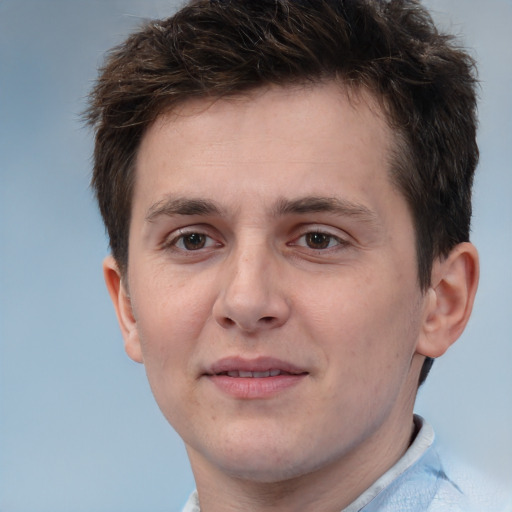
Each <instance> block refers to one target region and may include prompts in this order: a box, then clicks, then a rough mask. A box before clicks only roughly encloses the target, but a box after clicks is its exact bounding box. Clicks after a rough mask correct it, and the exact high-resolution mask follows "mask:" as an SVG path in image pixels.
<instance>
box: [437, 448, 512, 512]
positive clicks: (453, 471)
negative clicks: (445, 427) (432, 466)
mask: <svg viewBox="0 0 512 512" xmlns="http://www.w3.org/2000/svg"><path fill="white" fill-rule="evenodd" d="M434 450H435V451H436V455H437V457H439V460H440V465H441V467H442V470H443V473H444V475H445V476H446V480H444V481H443V482H441V483H440V485H439V487H438V490H437V493H436V497H435V499H434V500H433V501H432V505H431V507H430V508H429V509H428V512H445V511H450V512H452V511H457V512H458V511H460V512H487V511H489V512H490V511H492V512H512V502H511V501H510V499H511V498H512V495H511V491H512V489H507V488H506V486H505V485H503V484H500V483H498V482H497V481H494V480H493V479H492V478H490V477H489V476H488V475H485V474H484V473H482V472H481V471H479V470H477V469H476V468H473V467H472V466H470V465H468V464H466V463H462V462H461V461H460V460H458V459H456V458H455V457H453V456H452V455H448V454H444V453H443V454H442V456H441V455H439V453H438V452H437V449H435V448H434Z"/></svg>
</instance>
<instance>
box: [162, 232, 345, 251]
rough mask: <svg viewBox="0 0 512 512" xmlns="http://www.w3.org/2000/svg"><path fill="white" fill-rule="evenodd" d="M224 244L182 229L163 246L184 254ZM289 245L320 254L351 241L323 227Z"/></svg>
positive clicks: (303, 235)
mask: <svg viewBox="0 0 512 512" xmlns="http://www.w3.org/2000/svg"><path fill="white" fill-rule="evenodd" d="M194 237H198V240H196V242H194V241H193V238H194ZM313 237H320V239H319V240H318V239H317V240H316V243H319V244H320V245H324V246H321V247H312V246H311V242H312V239H313ZM187 239H188V241H192V243H193V244H194V243H197V245H198V247H195V248H191V247H190V246H188V247H187ZM301 240H304V242H303V243H301ZM222 245H223V244H222V243H220V242H218V241H216V240H215V239H214V238H213V237H211V236H209V235H208V234H207V233H205V232H204V231H201V230H191V231H184V230H181V229H180V230H179V231H178V234H177V235H176V236H174V237H172V238H170V239H168V240H166V241H165V242H164V243H163V244H162V248H163V249H165V250H171V251H176V252H181V253H183V254H187V253H188V254H189V255H192V254H193V253H201V252H204V251H205V250H208V249H211V248H215V247H222ZM287 245H288V246H290V247H301V248H303V249H306V250H311V251H314V252H315V253H317V254H318V253H322V252H331V251H333V250H336V249H338V248H343V247H346V246H348V245H350V243H349V242H348V241H347V240H345V239H343V238H340V237H339V236H336V235H333V234H332V233H329V232H326V231H322V230H321V229H310V230H308V231H305V232H303V233H302V234H301V235H300V236H299V237H297V238H295V239H294V240H293V241H292V242H289V243H288V244H287Z"/></svg>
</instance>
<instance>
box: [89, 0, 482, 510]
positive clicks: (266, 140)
mask: <svg viewBox="0 0 512 512" xmlns="http://www.w3.org/2000/svg"><path fill="white" fill-rule="evenodd" d="M475 108H476V101H475V78H474V66H473V62H472V60H471V59H470V58H469V57H468V55H467V54H466V53H464V52H463V51H462V50H460V49H458V48H457V47H456V46H455V45H453V44H452V43H451V41H450V38H449V37H447V36H445V35H441V34H439V33H438V32H437V30H436V29H435V27H434V26H433V24H432V22H431V20H430V18H429V15H428V13H427V12H426V11H425V10H424V9H423V8H422V7H421V6H420V5H419V4H418V3H417V2H415V1H412V0H397V1H391V2H386V1H371V0H360V1H354V0H353V1H342V0H331V1H327V0H324V1H321V0H311V1H305V0H304V1H298V0H295V1H292V0H263V1H257V2H254V1H252V2H251V1H248V0H226V1H221V0H217V1H214V0H211V1H207V0H199V1H194V2H192V3H190V4H189V5H187V6H186V7H184V8H183V9H182V10H181V11H180V12H178V13H177V14H176V15H175V16H174V17H172V18H170V19H168V20H163V21H155V22H152V23H150V24H148V25H147V27H145V28H144V29H142V30H141V31H140V32H138V33H136V34H134V35H132V36H131V37H130V38H129V39H128V40H127V41H126V42H125V43H124V44H122V45H121V46H119V47H118V48H116V49H115V50H114V51H113V52H112V53H111V55H110V56H109V58H108V60H107V62H106V64H105V67H104V68H103V69H102V71H101V74H100V78H99V80H98V83H97V85H96V87H95V89H94V90H93V92H92V95H91V104H90V108H89V111H88V116H89V117H88V118H89V121H90V122H91V124H93V125H94V126H95V129H96V147H95V164H94V176H93V186H94V188H95V190H96V193H97V197H98V201H99V205H100V209H101V212H102V215H103V218H104V221H105V224H106V226H107V230H108V233H109V237H110V245H111V250H112V256H110V257H108V258H107V259H106V260H105V262H104V274H105V280H106V283H107V287H108V289H109V292H110V295H111V297H112V300H113V303H114V306H115V309H116V312H117V316H118V320H119V323H120V326H121V330H122V334H123V337H124V340H125V348H126V351H127V353H128V355H129V356H130V357H131V358H132V359H134V360H135V361H138V362H141V363H143V364H144V365H145V368H146V372H147V375H148V379H149V382H150V384H151V387H152V390H153V393H154V395H155V398H156V400H157V403H158V404H159V406H160V408H161V410H162V412H163V414H164V415H165V417H166V418H167V419H168V421H169V423H170V424H171V425H172V426H173V427H174V428H175V429H176V431H177V432H178V433H179V435H180V436H181V437H182V438H183V440H184V442H185V445H186V447H187V452H188V455H189V458H190V462H191V466H192V470H193V472H194V476H195V479H196V483H197V492H196V493H194V494H193V495H192V496H191V498H190V500H189V503H188V504H187V506H186V508H185V510H187V511H197V510H201V511H202V512H215V511H227V510H250V511H267V510H279V511H288V510H290V511H292V510H293V511H296V510H301V511H309V510H314V511H318V510H322V511H333V512H334V511H340V510H345V511H356V510H364V511H365V512H369V511H374V510H379V511H396V510H429V511H441V510H461V511H462V510H470V509H471V507H472V504H471V503H470V499H469V497H468V490H467V489H466V488H464V486H463V482H461V481H458V480H457V479H454V477H453V475H451V474H447V473H446V472H445V469H444V467H443V465H442V462H441V460H440V458H439V456H438V453H437V451H436V449H435V447H433V446H432V443H433V437H434V436H433V430H432V428H431V427H430V425H429V424H428V423H427V422H426V421H425V420H424V419H422V418H420V417H417V416H416V417H415V416H413V407H414V401H415V397H416V392H417V389H418V386H419V385H421V383H422V382H423V381H424V380H425V378H426V377H427V374H428V371H429V368H430V366H431V364H432V361H433V359H434V358H436V357H439V356H441V355H442V354H443V353H444V352H445V351H446V350H447V349H448V348H449V346H450V345H451V344H452V343H453V342H454V341H455V340H456V339H457V338H458V337H459V335H460V334H461V332H462V331H463V329H464V327H465V325H466V323H467V320H468V318H469V315H470V313H471V309H472V305H473V299H474V296H475V293H476V288H477V282H478V256H477V252H476V249H475V248H474V246H473V245H472V244H471V243H470V242H469V225H470V217H471V185H472V180H473V173H474V170H475V167H476V164H477V159H478V149H477V146H476V142H475V131H476V128H475V125H476V121H475Z"/></svg>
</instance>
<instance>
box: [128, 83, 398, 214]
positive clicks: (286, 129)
mask: <svg viewBox="0 0 512 512" xmlns="http://www.w3.org/2000/svg"><path fill="white" fill-rule="evenodd" d="M393 145H394V136H393V133H392V131H391V129H390V128H389V125H388V123H387V121H386V119H385V116H384V114H383V112H382V110H381V108H380V107H379V105H378V102H377V100H376V99H375V98H374V97H373V96H372V95H370V94H369V93H366V92H364V91H352V90H347V89H346V87H344V86H343V85H340V84H339V83H337V82H334V81H333V82H327V83H324V84H316V85H306V86H293V87H265V88H260V89H257V90H255V91H251V92H250V93H248V94H244V95H238V96H234V97H230V98H221V99H197V100H193V101H192V100H191V101H189V102H186V103H184V104H182V105H181V106H180V107H179V108H177V109H174V110H173V111H172V112H170V113H166V114H163V115H161V116H160V117H159V118H158V119H157V121H156V122H155V123H154V124H153V125H152V126H150V127H149V129H148V131H147V133H146V134H145V136H144V138H143V140H142V143H141V146H140V148H139V152H138V155H137V165H136V180H135V190H134V203H133V208H134V210H133V213H134V214H135V213H138V215H139V216H140V215H142V216H144V217H146V216H147V215H148V214H149V211H150V209H151V208H153V207H154V206H155V205H156V204H158V202H159V201H162V200H166V198H167V197H168V196H169V195H172V194H177V195H180V196H182V197H185V196H187V197H212V198H215V199H218V200H219V201H220V202H222V201H224V200H227V199H228V198H229V201H230V202H231V206H236V205H237V203H238V206H242V205H244V204H247V202H246V199H247V198H248V197H250V198H251V199H252V198H254V197H260V198H262V199H264V200H265V201H266V207H267V209H271V208H275V201H278V200H280V199H282V198H284V199H291V200H295V199H297V198H300V197H305V196H319V197H335V196H342V197H341V198H342V199H343V200H344V201H349V202H354V203H359V204H364V201H365V200H368V201H369V202H370V203H371V202H372V201H373V202H375V201H376V202H377V203H378V202H379V201H381V199H387V197H386V196H389V191H390V188H394V187H393V186H392V185H391V181H390V172H389V169H390V155H392V154H393V153H392V151H391V148H392V147H393ZM228 190H229V191H230V192H231V194H229V195H228V194H226V192H227V191H228ZM392 192H396V191H394V190H392ZM379 196H382V197H379ZM272 202H273V203H274V204H273V205H272V204H270V203H272ZM381 202H382V201H381ZM384 202H385V201H384ZM251 204H253V203H251ZM141 208H145V210H142V209H141ZM369 209H372V208H371V205H369ZM136 210H138V212H137V211H136Z"/></svg>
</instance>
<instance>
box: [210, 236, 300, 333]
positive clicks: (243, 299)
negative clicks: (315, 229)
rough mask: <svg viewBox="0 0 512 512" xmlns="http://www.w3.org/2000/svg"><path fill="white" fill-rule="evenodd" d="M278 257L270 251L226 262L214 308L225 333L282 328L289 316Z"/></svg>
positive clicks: (243, 253) (240, 254)
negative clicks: (229, 330)
mask: <svg viewBox="0 0 512 512" xmlns="http://www.w3.org/2000/svg"><path fill="white" fill-rule="evenodd" d="M279 270H280V269H279V264H278V261H277V256H276V255H273V254H272V251H271V250H270V249H269V248H265V247H259V248H258V247H255V246H254V245H252V246H250V247H247V249H244V250H239V251H236V252H235V253H234V254H232V257H230V258H228V259H227V260H226V261H225V272H222V273H221V274H222V275H221V281H222V282H221V284H220V291H219V294H218V296H217V299H216V301H215V303H214V305H213V316H214V318H215V320H216V322H217V323H218V324H219V325H220V326H221V327H223V328H225V329H239V330H240V331H243V332H245V333H256V332H258V331H264V330H268V329H273V328H276V327H280V326H282V325H283V324H284V323H285V322H286V321H287V320H288V318H289V316H290V304H289V300H288V299H287V297H286V296H285V294H284V288H285V283H284V282H283V281H284V279H283V276H282V274H281V275H280V272H279Z"/></svg>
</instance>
